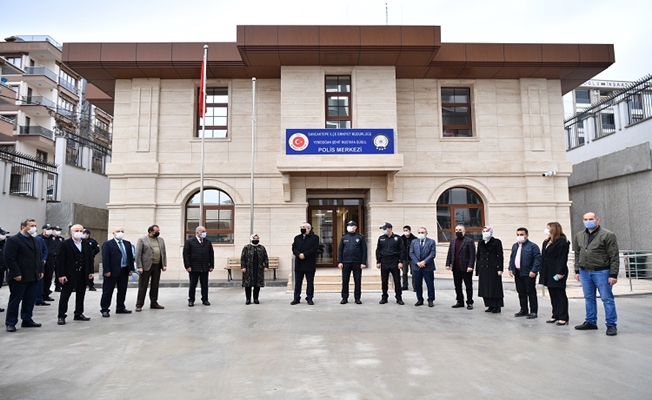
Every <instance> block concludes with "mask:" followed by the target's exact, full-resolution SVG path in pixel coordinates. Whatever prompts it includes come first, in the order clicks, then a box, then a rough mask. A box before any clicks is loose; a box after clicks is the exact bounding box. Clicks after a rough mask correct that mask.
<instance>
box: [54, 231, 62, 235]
mask: <svg viewBox="0 0 652 400" xmlns="http://www.w3.org/2000/svg"><path fill="white" fill-rule="evenodd" d="M52 235H54V236H59V235H61V232H59V231H52Z"/></svg>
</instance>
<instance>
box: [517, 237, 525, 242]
mask: <svg viewBox="0 0 652 400" xmlns="http://www.w3.org/2000/svg"><path fill="white" fill-rule="evenodd" d="M516 241H517V242H519V243H524V242H525V236H516Z"/></svg>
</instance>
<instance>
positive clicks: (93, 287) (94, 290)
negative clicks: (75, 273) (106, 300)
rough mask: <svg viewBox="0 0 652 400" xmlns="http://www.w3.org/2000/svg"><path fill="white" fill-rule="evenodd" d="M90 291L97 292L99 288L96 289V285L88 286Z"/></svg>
mask: <svg viewBox="0 0 652 400" xmlns="http://www.w3.org/2000/svg"><path fill="white" fill-rule="evenodd" d="M88 291H89V292H97V289H95V286H91V287H89V288H88Z"/></svg>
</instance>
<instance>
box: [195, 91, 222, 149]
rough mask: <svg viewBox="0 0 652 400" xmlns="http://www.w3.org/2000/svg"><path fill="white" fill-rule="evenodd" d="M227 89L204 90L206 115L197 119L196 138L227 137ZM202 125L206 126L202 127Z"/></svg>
mask: <svg viewBox="0 0 652 400" xmlns="http://www.w3.org/2000/svg"><path fill="white" fill-rule="evenodd" d="M228 108H229V88H226V87H217V88H206V114H204V117H203V118H199V124H198V126H197V137H201V136H202V127H203V128H204V132H205V133H204V137H206V138H225V137H227V135H228V122H229V110H228ZM204 123H205V124H206V125H205V126H204Z"/></svg>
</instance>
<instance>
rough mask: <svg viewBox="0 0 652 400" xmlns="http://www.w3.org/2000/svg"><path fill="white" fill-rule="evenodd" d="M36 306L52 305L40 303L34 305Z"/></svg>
mask: <svg viewBox="0 0 652 400" xmlns="http://www.w3.org/2000/svg"><path fill="white" fill-rule="evenodd" d="M34 305H35V306H49V305H50V303H46V302H44V301H42V302H40V303H36V304H34Z"/></svg>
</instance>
